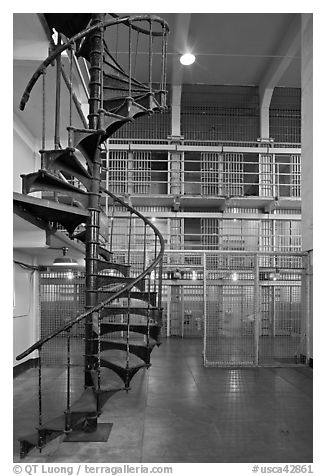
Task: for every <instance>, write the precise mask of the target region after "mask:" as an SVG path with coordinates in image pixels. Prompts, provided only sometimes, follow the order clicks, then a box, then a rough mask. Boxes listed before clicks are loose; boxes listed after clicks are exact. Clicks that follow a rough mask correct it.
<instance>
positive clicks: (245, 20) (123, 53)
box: [13, 13, 301, 137]
mask: <svg viewBox="0 0 326 476" xmlns="http://www.w3.org/2000/svg"><path fill="white" fill-rule="evenodd" d="M119 15H120V16H126V15H129V14H126V13H123V14H119ZM131 15H134V14H131ZM137 15H141V14H139V13H138V14H137ZM153 15H157V16H160V17H161V18H163V19H164V20H166V21H167V23H168V24H169V27H170V34H169V40H168V55H167V56H168V64H167V71H168V75H167V81H168V83H170V84H208V85H241V86H259V85H262V84H263V85H264V87H265V86H266V84H267V85H268V81H269V78H272V80H273V81H272V82H273V84H272V87H274V86H284V87H295V88H299V87H300V86H301V58H300V15H299V14H294V13H189V14H188V13H162V14H155V13H153ZM108 18H109V17H108ZM138 24H139V23H138ZM13 25H14V31H13V32H14V75H13V80H14V89H13V90H14V111H15V113H16V115H18V116H19V117H20V119H21V121H22V122H23V123H24V125H25V126H26V127H27V128H28V129H29V130H30V131H31V133H32V134H33V135H36V136H39V135H40V131H41V127H42V124H41V117H40V114H38V113H37V110H39V108H40V106H41V103H42V102H41V101H42V84H41V83H42V82H41V80H40V79H39V80H38V83H37V84H36V86H35V90H33V91H32V94H31V100H30V101H29V103H28V104H27V106H26V109H25V111H24V112H21V111H20V110H19V108H18V105H19V102H20V99H21V96H22V93H23V91H24V88H25V86H26V84H27V82H28V81H29V79H30V78H31V76H32V74H33V72H34V71H35V69H36V68H37V66H38V65H39V64H40V62H41V60H42V59H44V58H45V57H46V56H47V54H48V37H47V35H46V33H45V31H44V29H43V27H42V25H41V23H40V19H39V17H38V15H37V14H34V13H26V14H24V13H19V14H14V23H13ZM145 27H148V24H147V23H145ZM106 41H107V44H108V45H109V48H110V51H112V54H113V55H114V56H116V57H117V59H118V60H119V62H121V63H122V64H123V65H124V66H125V67H127V64H128V28H127V27H126V26H125V25H121V27H120V28H119V30H118V29H117V28H116V26H112V27H110V28H108V29H107V30H106ZM132 51H133V56H132V61H133V62H134V63H135V64H134V63H133V69H134V70H135V76H136V78H137V79H138V80H141V81H146V80H147V78H148V54H147V52H148V37H146V36H145V35H139V37H137V34H136V33H133V35H132ZM185 51H190V52H192V53H193V54H194V55H195V56H196V62H195V63H194V64H193V65H191V66H182V65H181V64H180V62H179V58H180V54H181V53H183V52H185ZM136 52H137V53H136ZM153 52H154V54H153V66H154V74H153V80H154V81H155V80H157V79H158V75H157V74H156V73H155V70H156V69H157V70H159V69H160V66H161V61H160V59H161V42H160V40H159V39H154V45H153ZM65 62H66V63H67V58H63V63H65ZM134 66H135V67H134ZM65 69H66V73H67V74H68V73H69V67H68V63H67V64H66V66H65ZM275 72H276V73H277V74H276V76H275ZM74 80H75V83H76V86H77V90H78V87H79V94H80V95H81V97H82V99H81V100H82V101H84V102H85V101H86V99H85V95H83V94H82V90H81V89H82V88H80V85H79V86H78V85H77V83H78V78H76V77H75V78H74ZM54 88H55V68H54V67H52V68H51V67H50V68H48V69H47V91H48V93H47V100H48V101H49V100H50V99H49V98H50V96H51V94H50V93H49V92H51V91H54ZM62 90H63V92H64V94H66V88H65V86H63V87H62ZM52 96H53V95H52ZM32 98H34V101H33V100H32ZM61 107H62V109H63V113H64V114H66V115H69V111H68V107H69V96H68V94H66V96H65V97H63V100H62V106H61ZM53 118H54V114H53V111H52V112H51V113H50V112H49V115H48V117H47V129H48V130H52V127H50V126H51V125H52V124H53ZM73 119H74V123H75V124H76V125H77V126H81V121H80V120H78V118H77V116H76V115H75V117H74V118H73ZM62 136H63V137H64V136H66V130H65V129H64V130H63V131H62Z"/></svg>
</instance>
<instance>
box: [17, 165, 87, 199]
mask: <svg viewBox="0 0 326 476" xmlns="http://www.w3.org/2000/svg"><path fill="white" fill-rule="evenodd" d="M21 177H22V182H23V186H22V190H23V194H25V195H28V194H29V193H32V192H42V191H52V192H57V193H62V194H69V195H70V196H73V197H76V198H77V199H78V198H80V196H87V195H88V194H87V192H86V191H85V190H82V189H80V188H77V187H74V186H73V185H71V184H70V183H68V182H66V181H65V180H62V179H61V178H59V177H57V176H56V175H53V174H52V173H50V172H48V171H47V170H44V169H40V170H38V171H37V172H33V173H31V174H26V175H21Z"/></svg>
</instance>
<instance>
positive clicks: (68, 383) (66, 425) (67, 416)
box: [65, 327, 71, 431]
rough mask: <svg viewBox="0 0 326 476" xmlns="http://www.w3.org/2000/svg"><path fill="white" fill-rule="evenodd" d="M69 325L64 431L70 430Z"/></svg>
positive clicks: (68, 331)
mask: <svg viewBox="0 0 326 476" xmlns="http://www.w3.org/2000/svg"><path fill="white" fill-rule="evenodd" d="M70 331H71V327H69V329H67V389H66V392H67V403H66V412H65V431H70V429H71V425H70V391H71V388H70V386H71V353H70V351H71V348H70V343H71V342H70V337H71V332H70Z"/></svg>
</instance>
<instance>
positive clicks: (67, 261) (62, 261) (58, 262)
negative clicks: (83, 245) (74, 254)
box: [52, 248, 78, 268]
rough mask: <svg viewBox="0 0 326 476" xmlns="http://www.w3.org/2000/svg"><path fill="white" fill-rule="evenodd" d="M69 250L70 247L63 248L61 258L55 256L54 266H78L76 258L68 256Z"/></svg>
mask: <svg viewBox="0 0 326 476" xmlns="http://www.w3.org/2000/svg"><path fill="white" fill-rule="evenodd" d="M67 251H68V248H62V253H63V256H61V257H60V258H55V260H54V261H53V264H52V266H65V267H66V268H67V267H70V266H78V262H77V261H76V260H75V259H74V258H70V256H67Z"/></svg>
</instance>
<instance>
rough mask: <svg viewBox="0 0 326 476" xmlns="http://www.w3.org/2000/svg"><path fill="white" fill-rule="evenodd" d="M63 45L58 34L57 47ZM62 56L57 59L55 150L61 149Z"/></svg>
mask: <svg viewBox="0 0 326 476" xmlns="http://www.w3.org/2000/svg"><path fill="white" fill-rule="evenodd" d="M60 45H61V35H60V33H58V42H57V47H59V46H60ZM61 63H62V62H61V54H60V55H59V56H58V57H57V59H56V94H55V125H54V148H55V149H59V148H60V109H61V67H62V64H61Z"/></svg>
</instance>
